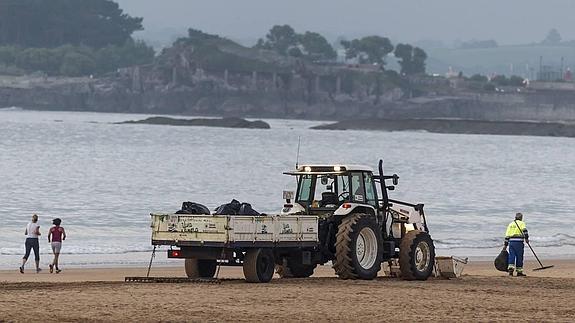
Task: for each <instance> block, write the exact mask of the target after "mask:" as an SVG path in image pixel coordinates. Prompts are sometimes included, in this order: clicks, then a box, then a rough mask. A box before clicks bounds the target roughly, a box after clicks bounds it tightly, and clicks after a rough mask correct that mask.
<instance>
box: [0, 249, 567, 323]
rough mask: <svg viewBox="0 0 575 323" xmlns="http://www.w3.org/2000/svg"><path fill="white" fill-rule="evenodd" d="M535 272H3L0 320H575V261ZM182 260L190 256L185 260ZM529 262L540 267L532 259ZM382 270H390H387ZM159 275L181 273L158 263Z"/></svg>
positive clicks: (483, 268)
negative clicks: (191, 275)
mask: <svg viewBox="0 0 575 323" xmlns="http://www.w3.org/2000/svg"><path fill="white" fill-rule="evenodd" d="M547 262H548V263H550V264H551V263H553V264H554V265H555V268H552V269H548V270H544V271H538V272H534V271H531V270H528V271H527V273H528V275H529V276H528V277H525V278H520V277H508V276H507V275H506V274H505V273H501V272H497V271H495V269H494V268H493V266H492V264H491V263H490V262H470V263H469V264H468V265H467V266H466V267H465V270H464V275H463V276H462V277H461V278H459V279H451V280H445V279H438V278H433V279H430V280H428V281H425V282H408V281H402V280H399V279H396V278H388V277H380V278H378V279H376V280H373V281H345V280H340V279H338V278H336V277H335V276H334V274H333V270H332V269H331V268H330V267H329V266H321V267H319V268H318V269H317V270H316V273H315V274H314V276H313V277H311V278H307V279H279V278H278V279H274V280H272V282H271V283H268V284H248V283H245V282H244V281H243V280H241V279H239V278H242V270H241V268H240V267H222V269H221V271H220V277H221V278H238V279H233V280H224V281H223V282H222V283H221V284H208V283H179V284H149V283H125V282H123V280H124V277H125V276H145V275H146V269H145V268H114V269H66V270H65V271H63V272H62V273H60V274H49V273H48V272H42V273H40V274H35V273H32V272H31V271H30V273H26V274H24V275H22V274H20V273H18V272H17V270H12V271H1V272H0V321H2V320H5V321H9V322H11V321H15V322H29V321H39V322H40V321H61V322H72V321H84V322H85V321H122V322H125V321H138V322H147V321H349V322H351V321H362V322H381V321H410V322H414V321H442V322H445V321H525V320H527V321H538V322H539V321H554V322H573V321H575V260H556V261H548V260H546V263H547ZM182 267H183V264H182ZM526 267H527V268H534V267H536V266H535V264H534V263H529V264H528V265H527V266H526ZM382 274H383V273H382ZM152 275H153V276H175V277H177V276H183V269H182V268H165V267H156V268H153V270H152Z"/></svg>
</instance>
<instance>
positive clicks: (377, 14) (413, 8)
mask: <svg viewBox="0 0 575 323" xmlns="http://www.w3.org/2000/svg"><path fill="white" fill-rule="evenodd" d="M116 1H117V2H118V3H120V6H121V7H122V8H123V9H124V11H125V12H127V13H128V14H130V15H132V16H139V17H143V18H144V27H145V28H146V33H144V34H148V35H156V36H159V35H163V36H165V35H166V34H170V33H177V32H181V33H182V34H183V33H185V30H187V28H189V27H192V28H195V29H200V30H202V31H205V32H208V33H213V34H219V35H222V36H226V37H229V38H231V39H234V40H238V41H241V42H244V43H245V42H250V41H254V40H256V39H257V38H259V37H262V36H264V35H265V34H266V32H267V31H268V30H269V29H270V27H271V26H273V25H276V24H289V25H291V26H292V27H294V29H295V30H296V31H297V32H304V31H307V30H310V31H316V32H319V33H321V34H323V35H325V36H326V37H328V38H330V39H335V38H337V37H338V36H346V37H347V38H351V37H358V36H364V35H372V34H377V35H381V36H386V37H389V38H391V39H395V40H400V41H405V42H415V41H420V40H440V41H443V42H444V43H446V44H448V45H449V44H450V43H453V42H454V41H456V40H461V41H467V40H472V39H476V40H484V39H495V40H496V41H497V42H498V43H499V44H508V45H509V44H525V43H532V42H538V41H540V40H542V39H543V38H544V37H545V35H546V34H547V32H548V31H549V30H550V29H551V28H557V29H558V30H559V32H560V33H561V35H562V37H563V39H564V40H573V39H575V28H574V27H575V19H574V18H575V1H574V0H473V1H472V0H355V1H352V0H282V1H280V0H116Z"/></svg>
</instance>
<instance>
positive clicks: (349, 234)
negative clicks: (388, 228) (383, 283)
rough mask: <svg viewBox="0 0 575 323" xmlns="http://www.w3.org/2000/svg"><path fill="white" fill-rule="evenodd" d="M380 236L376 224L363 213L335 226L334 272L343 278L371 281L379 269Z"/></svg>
mask: <svg viewBox="0 0 575 323" xmlns="http://www.w3.org/2000/svg"><path fill="white" fill-rule="evenodd" d="M382 246H383V242H382V237H381V229H380V228H379V226H378V224H377V223H376V222H375V221H374V220H373V218H372V217H370V216H369V215H367V214H352V215H349V216H348V217H346V218H345V219H343V221H342V222H341V224H340V225H339V227H338V230H337V235H336V244H335V249H336V253H335V261H334V264H333V268H334V269H335V273H336V274H337V275H338V276H339V277H340V278H343V279H358V278H359V279H373V278H375V277H377V273H378V272H379V270H380V269H381V259H382V252H381V250H382Z"/></svg>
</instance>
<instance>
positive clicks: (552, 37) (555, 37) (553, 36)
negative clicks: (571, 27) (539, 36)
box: [541, 28, 561, 46]
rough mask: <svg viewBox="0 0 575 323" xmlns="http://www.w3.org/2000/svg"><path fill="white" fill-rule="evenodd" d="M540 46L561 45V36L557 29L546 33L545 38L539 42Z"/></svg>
mask: <svg viewBox="0 0 575 323" xmlns="http://www.w3.org/2000/svg"><path fill="white" fill-rule="evenodd" d="M541 44H543V45H548V46H550V45H551V46H552V45H559V44H561V34H559V31H557V29H555V28H553V29H551V30H550V31H549V33H547V36H546V37H545V39H543V41H541Z"/></svg>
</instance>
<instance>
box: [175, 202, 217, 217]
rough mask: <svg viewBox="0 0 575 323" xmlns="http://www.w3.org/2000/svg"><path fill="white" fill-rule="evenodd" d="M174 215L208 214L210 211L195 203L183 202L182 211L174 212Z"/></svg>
mask: <svg viewBox="0 0 575 323" xmlns="http://www.w3.org/2000/svg"><path fill="white" fill-rule="evenodd" d="M176 214H208V215H209V214H210V209H208V208H207V207H206V206H205V205H202V204H200V203H195V202H189V201H188V202H184V203H182V209H180V210H179V211H177V212H176Z"/></svg>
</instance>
